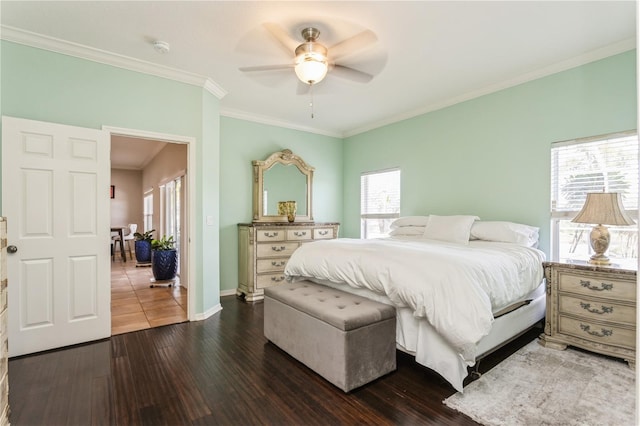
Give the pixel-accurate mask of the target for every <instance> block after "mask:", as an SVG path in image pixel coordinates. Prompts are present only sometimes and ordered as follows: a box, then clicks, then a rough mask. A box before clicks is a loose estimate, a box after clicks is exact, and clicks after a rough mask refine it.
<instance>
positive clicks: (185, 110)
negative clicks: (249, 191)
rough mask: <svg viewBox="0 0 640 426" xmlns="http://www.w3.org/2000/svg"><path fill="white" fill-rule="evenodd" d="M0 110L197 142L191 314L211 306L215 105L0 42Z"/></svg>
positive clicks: (215, 289)
mask: <svg viewBox="0 0 640 426" xmlns="http://www.w3.org/2000/svg"><path fill="white" fill-rule="evenodd" d="M1 64H2V71H1V78H2V80H1V84H2V93H1V94H0V97H1V98H0V100H1V102H2V113H3V114H4V115H7V116H13V117H20V118H27V119H32V120H39V121H47V122H53V123H61V124H68V125H72V126H79V127H89V128H97V129H99V128H101V127H102V126H103V125H107V126H114V127H123V128H131V129H137V130H146V131H152V132H161V133H170V134H176V135H183V136H190V137H194V138H195V139H196V143H195V145H196V146H195V148H196V150H197V154H198V155H197V164H196V166H197V170H198V176H197V182H196V188H195V194H196V199H197V212H196V218H197V221H196V224H194V227H195V229H193V232H194V235H197V236H198V237H197V246H196V251H197V253H196V256H197V259H198V262H197V273H196V279H197V280H196V282H195V285H196V293H197V300H196V301H195V303H194V305H193V306H195V307H196V313H197V314H198V313H203V312H206V311H207V310H209V309H211V308H213V307H215V306H216V305H217V304H218V303H219V300H218V294H219V271H218V259H219V257H218V250H219V245H218V239H217V237H218V232H217V222H216V223H215V224H214V226H213V227H205V226H204V217H205V216H206V215H212V216H213V217H214V218H217V212H218V196H219V175H218V170H219V162H220V156H219V118H218V116H219V114H218V108H219V107H218V104H219V101H218V100H217V99H215V98H214V97H213V96H212V95H211V94H210V93H209V92H207V91H205V90H203V89H202V88H199V87H195V86H192V85H188V84H184V83H179V82H175V81H171V80H167V79H163V78H159V77H154V76H150V75H146V74H141V73H137V72H133V71H128V70H124V69H121V68H116V67H112V66H108V65H104V64H100V63H96V62H92V61H87V60H82V59H78V58H74V57H70V56H66V55H61V54H57V53H53V52H49V51H45V50H40V49H35V48H31V47H27V46H23V45H19V44H15V43H11V42H7V41H2V62H1Z"/></svg>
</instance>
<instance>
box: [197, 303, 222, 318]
mask: <svg viewBox="0 0 640 426" xmlns="http://www.w3.org/2000/svg"><path fill="white" fill-rule="evenodd" d="M221 310H222V305H221V304H219V303H218V304H217V305H215V306H214V307H212V308H211V309H208V310H207V311H206V312H204V313H202V314H196V315H195V316H194V318H193V320H194V321H204V320H206V319H207V318H209V317H210V316H211V315H214V314H217V313H218V312H220V311H221Z"/></svg>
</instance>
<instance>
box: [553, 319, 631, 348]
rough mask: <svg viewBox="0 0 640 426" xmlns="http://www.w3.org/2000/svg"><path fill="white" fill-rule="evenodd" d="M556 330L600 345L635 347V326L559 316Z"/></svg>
mask: <svg viewBox="0 0 640 426" xmlns="http://www.w3.org/2000/svg"><path fill="white" fill-rule="evenodd" d="M558 331H559V332H560V333H563V334H567V335H571V336H575V337H579V338H581V339H585V340H589V341H592V342H595V343H599V344H602V345H611V346H620V347H623V348H628V349H635V347H636V330H635V327H630V328H623V327H617V326H615V325H609V324H598V323H595V322H590V321H581V320H578V319H573V318H568V317H563V316H560V324H559V330H558Z"/></svg>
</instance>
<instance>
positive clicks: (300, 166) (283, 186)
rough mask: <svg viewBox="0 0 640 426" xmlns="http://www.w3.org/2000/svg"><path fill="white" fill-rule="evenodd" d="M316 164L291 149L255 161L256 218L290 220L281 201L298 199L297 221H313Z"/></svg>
mask: <svg viewBox="0 0 640 426" xmlns="http://www.w3.org/2000/svg"><path fill="white" fill-rule="evenodd" d="M313 171H314V168H313V167H310V166H309V165H308V164H307V163H305V162H304V160H303V159H302V158H300V157H298V156H297V155H295V154H293V153H292V152H291V151H290V150H288V149H285V150H282V151H278V152H275V153H273V154H271V155H270V156H269V157H268V158H267V159H266V160H264V161H260V160H255V161H253V221H254V222H287V217H286V216H283V215H279V214H278V202H280V201H295V202H296V205H297V211H296V216H295V222H313V213H312V210H311V187H312V181H313Z"/></svg>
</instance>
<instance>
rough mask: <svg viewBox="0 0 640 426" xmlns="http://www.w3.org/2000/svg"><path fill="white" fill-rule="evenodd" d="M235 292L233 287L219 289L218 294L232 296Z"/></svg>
mask: <svg viewBox="0 0 640 426" xmlns="http://www.w3.org/2000/svg"><path fill="white" fill-rule="evenodd" d="M235 294H236V289H235V288H233V289H231V290H221V291H220V296H233V295H235Z"/></svg>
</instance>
